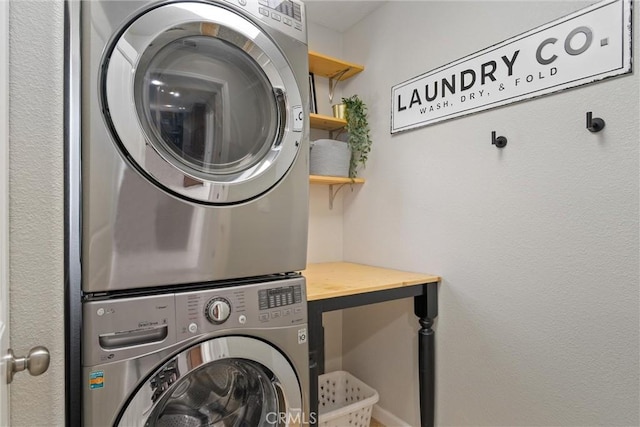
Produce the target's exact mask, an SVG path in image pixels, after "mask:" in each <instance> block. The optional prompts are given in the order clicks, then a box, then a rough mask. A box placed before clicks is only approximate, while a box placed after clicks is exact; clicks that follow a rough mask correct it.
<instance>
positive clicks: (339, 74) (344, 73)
mask: <svg viewBox="0 0 640 427" xmlns="http://www.w3.org/2000/svg"><path fill="white" fill-rule="evenodd" d="M362 71H364V67H363V66H362V65H358V64H354V63H352V62H347V61H342V60H340V59H336V58H332V57H330V56H327V55H323V54H321V53H318V52H314V51H311V50H310V51H309V72H310V73H313V74H315V75H317V76H322V77H326V78H329V79H335V80H346V79H348V78H349V77H353V76H354V75H356V74H358V73H360V72H362Z"/></svg>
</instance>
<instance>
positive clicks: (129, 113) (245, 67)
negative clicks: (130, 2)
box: [101, 2, 306, 204]
mask: <svg viewBox="0 0 640 427" xmlns="http://www.w3.org/2000/svg"><path fill="white" fill-rule="evenodd" d="M101 102H102V104H103V108H104V113H105V118H106V121H107V124H108V125H109V127H110V129H111V131H112V134H113V137H114V139H115V141H116V143H117V144H118V145H119V147H120V149H121V151H122V152H123V154H124V155H125V157H127V158H128V160H129V161H130V163H131V164H132V165H133V166H134V167H136V168H137V169H138V170H139V171H140V172H141V173H142V174H143V175H144V176H145V177H146V178H147V179H149V180H150V181H151V182H153V183H154V184H156V185H158V186H159V187H161V188H162V189H164V190H165V191H168V192H170V193H172V194H174V195H177V196H179V197H182V198H186V199H189V200H191V201H195V202H200V203H207V204H234V203H241V202H244V201H247V200H250V199H252V198H255V197H257V196H259V195H261V194H263V193H265V192H267V191H268V190H269V189H270V188H272V187H273V186H274V185H276V184H277V183H278V182H279V181H280V180H281V179H282V178H283V177H284V175H285V174H286V173H287V171H288V170H289V169H290V167H291V166H292V164H293V162H294V160H295V159H296V155H297V152H298V147H299V146H300V142H301V138H302V133H303V130H304V126H303V117H304V115H305V114H306V113H305V112H304V111H303V108H302V101H301V96H300V91H299V88H298V85H297V83H296V79H295V77H294V74H293V71H292V70H291V67H290V66H289V64H288V62H287V59H286V58H285V56H284V55H283V53H282V52H281V50H280V49H279V48H278V46H277V45H276V44H275V43H274V41H273V40H272V39H271V38H270V37H269V36H268V35H267V34H266V33H264V32H263V31H262V30H261V29H260V27H258V26H257V25H256V24H255V23H254V22H253V21H251V20H250V19H249V18H246V17H244V16H242V15H240V14H239V12H235V11H233V10H231V9H227V8H226V7H225V6H222V5H214V4H205V3H190V2H184V3H171V4H166V5H163V6H160V7H157V8H155V9H151V10H149V11H147V12H146V13H144V14H142V15H141V16H139V17H138V18H136V19H135V20H134V21H132V22H131V23H130V24H129V25H128V26H127V27H126V28H125V29H124V30H123V31H122V33H121V34H120V36H119V37H118V38H117V39H116V41H115V43H114V44H113V46H112V47H111V49H110V50H109V51H108V52H107V53H106V55H105V61H104V66H103V74H102V99H101Z"/></svg>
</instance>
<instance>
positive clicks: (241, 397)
mask: <svg viewBox="0 0 640 427" xmlns="http://www.w3.org/2000/svg"><path fill="white" fill-rule="evenodd" d="M301 417H303V407H302V390H301V388H300V383H299V381H298V377H297V375H296V373H295V371H294V368H293V366H292V365H291V363H290V362H289V361H288V360H287V359H286V358H285V357H284V356H283V355H282V353H280V351H279V350H277V349H276V348H275V347H273V346H271V345H269V344H267V343H265V342H264V341H261V340H258V339H255V338H250V337H245V336H228V337H219V338H213V339H211V340H208V341H204V342H201V343H198V344H194V345H192V346H189V347H187V348H185V349H184V350H182V351H181V352H179V353H178V354H177V355H175V356H173V357H171V358H169V359H168V360H166V361H165V362H163V364H162V365H161V366H159V367H158V368H157V369H155V370H154V371H153V372H152V373H151V375H150V376H149V377H148V378H146V379H145V380H144V381H143V382H142V383H141V384H140V386H139V387H138V389H137V390H135V391H134V392H133V395H132V396H131V398H130V399H129V400H128V402H127V404H126V405H125V407H124V408H123V410H122V412H121V413H120V414H119V415H118V417H117V420H116V422H115V425H116V426H118V427H124V426H131V425H144V426H149V427H151V426H155V427H168V426H185V427H191V426H235V425H246V426H265V427H268V426H280V425H282V424H283V422H282V421H283V419H284V420H285V422H284V424H285V425H298V423H299V422H300V421H301Z"/></svg>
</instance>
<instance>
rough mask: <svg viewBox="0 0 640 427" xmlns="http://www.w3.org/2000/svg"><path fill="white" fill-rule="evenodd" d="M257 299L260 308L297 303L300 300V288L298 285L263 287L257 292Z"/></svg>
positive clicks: (266, 308) (265, 308)
mask: <svg viewBox="0 0 640 427" xmlns="http://www.w3.org/2000/svg"><path fill="white" fill-rule="evenodd" d="M258 301H259V305H260V310H268V309H271V308H276V307H284V306H287V305H292V304H299V303H301V302H302V289H301V288H300V286H285V287H282V288H273V289H263V290H261V291H260V292H258Z"/></svg>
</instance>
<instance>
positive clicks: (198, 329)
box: [82, 277, 309, 427]
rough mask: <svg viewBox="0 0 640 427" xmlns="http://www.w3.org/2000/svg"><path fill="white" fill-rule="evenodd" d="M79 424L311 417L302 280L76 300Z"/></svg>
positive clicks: (273, 422) (287, 422)
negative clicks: (80, 322)
mask: <svg viewBox="0 0 640 427" xmlns="http://www.w3.org/2000/svg"><path fill="white" fill-rule="evenodd" d="M83 311H84V313H83V314H84V318H85V328H84V330H83V422H82V425H84V426H87V427H96V426H114V427H124V426H127V427H135V426H154V427H166V426H176V427H179V426H184V427H191V426H218V427H223V426H224V427H227V426H255V427H257V426H293V425H301V424H307V423H308V422H309V415H308V408H309V402H308V399H309V396H308V393H309V382H308V379H309V354H308V344H307V309H306V296H305V284H304V278H302V277H294V278H290V279H285V280H276V281H269V282H263V283H255V284H246V285H243V286H234V287H228V288H220V289H206V290H199V291H193V290H192V291H183V292H172V293H163V294H157V295H146V296H137V297H121V298H109V299H103V300H100V299H97V300H92V301H90V302H87V303H85V304H84V306H83Z"/></svg>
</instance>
